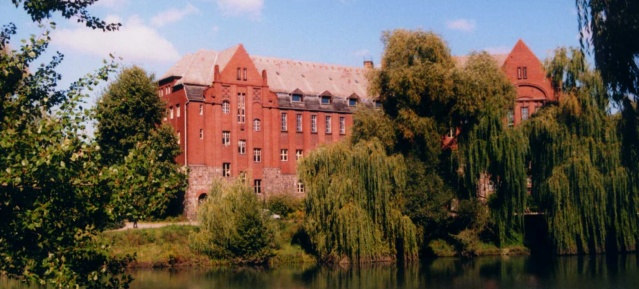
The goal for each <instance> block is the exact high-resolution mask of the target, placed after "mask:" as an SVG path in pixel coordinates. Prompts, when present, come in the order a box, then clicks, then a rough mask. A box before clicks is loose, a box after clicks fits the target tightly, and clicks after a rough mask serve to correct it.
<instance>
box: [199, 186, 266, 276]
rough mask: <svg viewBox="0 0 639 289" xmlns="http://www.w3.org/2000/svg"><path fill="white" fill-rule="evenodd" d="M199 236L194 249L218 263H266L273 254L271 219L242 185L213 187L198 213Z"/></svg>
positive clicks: (253, 195) (249, 189) (249, 190)
mask: <svg viewBox="0 0 639 289" xmlns="http://www.w3.org/2000/svg"><path fill="white" fill-rule="evenodd" d="M198 219H199V221H200V232H199V233H198V234H195V235H194V237H193V238H191V242H190V243H191V247H192V248H193V249H194V250H196V251H198V252H200V253H203V254H206V255H208V256H210V257H212V258H215V259H223V260H228V261H230V262H232V263H250V264H262V263H266V262H267V261H268V259H269V258H270V257H272V256H273V254H274V248H275V245H274V237H273V228H272V224H271V223H270V219H269V216H267V215H266V214H265V213H264V210H263V208H262V207H261V206H260V202H259V201H258V199H257V197H256V196H255V194H254V193H253V191H252V190H251V188H250V187H248V186H246V185H245V184H244V183H242V182H239V181H237V182H234V183H231V184H221V183H214V184H213V188H212V189H211V193H210V194H209V197H208V198H207V200H206V201H205V203H204V204H202V206H201V207H200V208H199V209H198Z"/></svg>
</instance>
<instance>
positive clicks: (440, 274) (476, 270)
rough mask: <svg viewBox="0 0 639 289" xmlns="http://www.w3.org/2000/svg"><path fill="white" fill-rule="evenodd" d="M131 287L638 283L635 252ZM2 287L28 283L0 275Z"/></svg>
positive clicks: (241, 274)
mask: <svg viewBox="0 0 639 289" xmlns="http://www.w3.org/2000/svg"><path fill="white" fill-rule="evenodd" d="M133 276H134V277H135V278H136V280H135V281H134V282H133V284H131V288H132V289H182V288H184V289H186V288H188V289H200V288H202V289H204V288H216V289H217V288H233V289H249V288H250V289H253V288H265V289H268V288H278V289H279V288H294V289H303V288H309V289H310V288H313V289H340V288H343V289H356V288H357V289H358V288H362V289H363V288H366V289H377V288H379V289H382V288H384V289H386V288H401V289H413V288H415V289H417V288H453V289H454V288H462V289H471V288H585V289H588V288H628V289H630V288H632V289H637V288H639V260H638V258H637V256H636V255H627V256H618V257H616V258H606V257H605V256H597V257H589V256H582V257H561V258H553V259H540V258H533V257H526V256H517V257H481V258H475V259H471V260H461V259H453V258H442V259H436V260H432V261H428V262H423V263H421V264H414V265H410V266H396V265H369V266H363V267H360V268H343V267H308V266H307V267H304V266H299V265H298V266H286V267H281V268H277V269H259V268H219V269H214V270H210V271H196V270H183V271H163V270H142V271H137V272H134V273H133ZM0 288H12V289H13V288H21V289H22V288H25V287H22V286H19V285H18V286H16V284H10V282H7V281H6V280H5V281H2V280H0Z"/></svg>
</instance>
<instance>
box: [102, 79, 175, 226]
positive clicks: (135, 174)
mask: <svg viewBox="0 0 639 289" xmlns="http://www.w3.org/2000/svg"><path fill="white" fill-rule="evenodd" d="M156 91H157V85H156V84H155V83H154V82H153V79H152V77H149V76H147V75H146V72H144V70H142V69H141V68H139V67H132V68H127V69H124V70H122V72H120V75H119V76H118V78H117V79H116V80H115V81H114V82H112V83H111V84H110V85H109V87H108V89H107V90H106V91H105V93H104V95H103V96H102V98H101V99H100V100H99V102H98V104H97V106H96V108H95V118H96V119H97V121H98V122H97V125H96V127H97V132H96V142H97V143H98V145H100V153H101V156H102V161H103V164H105V165H109V166H112V168H111V169H110V170H109V175H110V179H111V182H110V184H109V185H110V190H111V191H112V192H113V203H112V206H113V210H114V216H115V217H116V220H119V219H123V218H126V219H129V220H131V221H133V222H137V221H138V220H142V219H146V218H149V217H156V218H157V217H163V216H164V215H165V212H166V210H167V206H168V204H169V203H170V202H171V201H172V200H179V199H180V198H179V196H181V195H182V194H183V193H184V190H185V189H186V185H187V178H186V174H185V173H184V172H183V171H181V169H180V167H179V166H178V165H177V164H175V161H174V160H175V157H177V155H178V154H179V153H180V147H179V145H178V144H177V138H176V137H175V132H174V131H173V129H172V128H171V127H170V126H168V125H161V119H162V115H163V113H164V104H163V103H162V101H161V100H160V98H159V97H158V96H157V93H156ZM173 203H175V202H173Z"/></svg>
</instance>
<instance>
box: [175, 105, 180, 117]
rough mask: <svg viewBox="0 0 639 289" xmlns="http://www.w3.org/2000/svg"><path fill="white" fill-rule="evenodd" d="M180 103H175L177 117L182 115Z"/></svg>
mask: <svg viewBox="0 0 639 289" xmlns="http://www.w3.org/2000/svg"><path fill="white" fill-rule="evenodd" d="M180 114H181V113H180V105H179V104H176V105H175V117H180Z"/></svg>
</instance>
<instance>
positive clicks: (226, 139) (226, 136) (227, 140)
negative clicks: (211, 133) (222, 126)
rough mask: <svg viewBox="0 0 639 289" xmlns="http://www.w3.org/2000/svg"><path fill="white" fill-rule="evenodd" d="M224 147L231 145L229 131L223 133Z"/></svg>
mask: <svg viewBox="0 0 639 289" xmlns="http://www.w3.org/2000/svg"><path fill="white" fill-rule="evenodd" d="M222 145H224V146H225V147H227V146H230V145H231V132H230V131H228V130H225V131H222Z"/></svg>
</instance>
